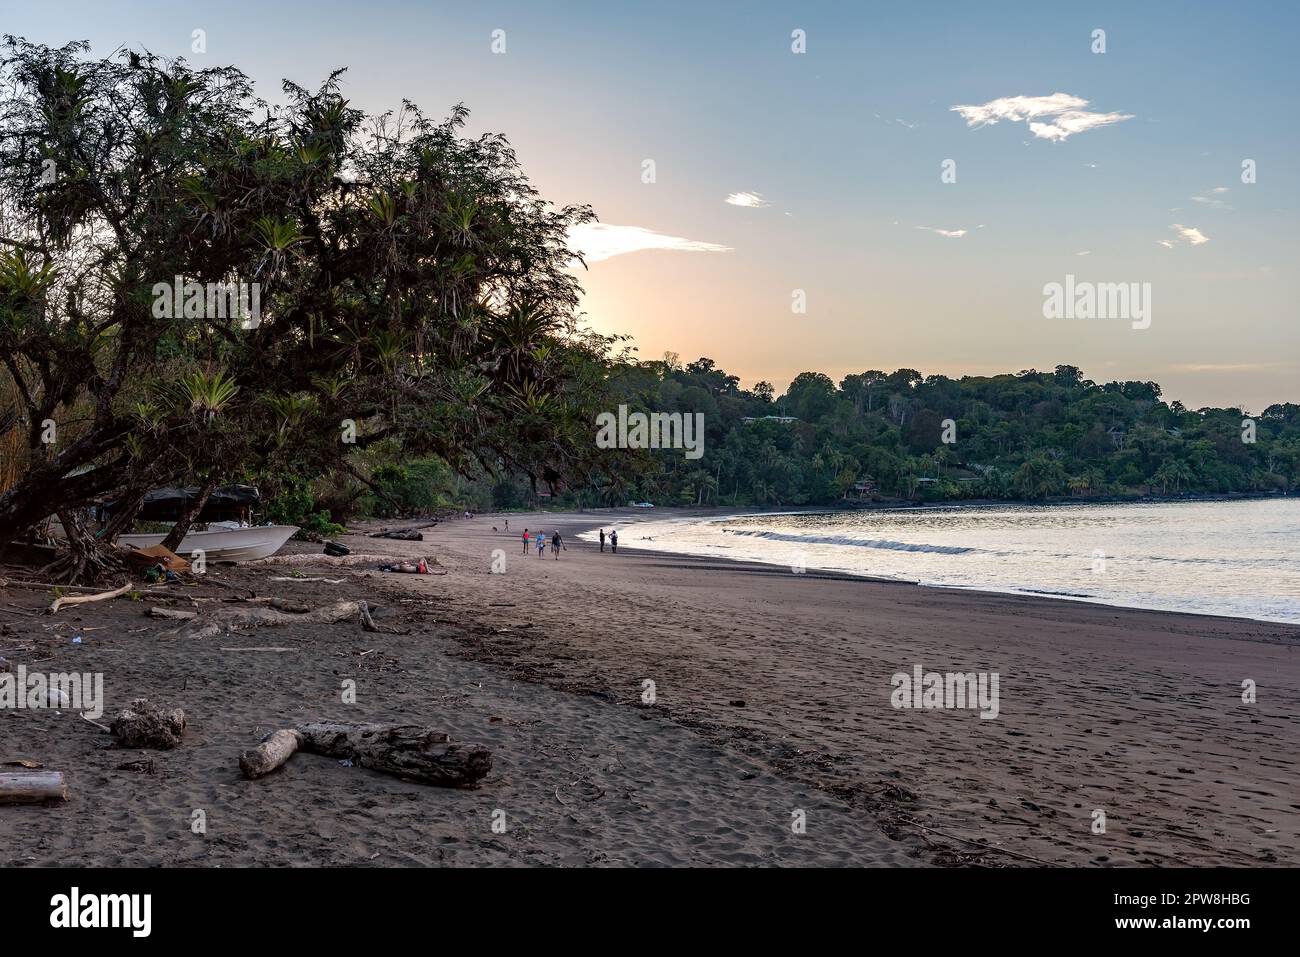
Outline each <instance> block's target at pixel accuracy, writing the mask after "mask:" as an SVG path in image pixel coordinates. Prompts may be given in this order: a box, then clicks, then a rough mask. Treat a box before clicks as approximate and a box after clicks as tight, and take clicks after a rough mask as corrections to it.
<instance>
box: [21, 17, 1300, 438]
mask: <svg viewBox="0 0 1300 957" xmlns="http://www.w3.org/2000/svg"><path fill="white" fill-rule="evenodd" d="M1298 27H1300V5H1292V4H1289V3H1286V4H1284V3H1276V2H1265V3H1255V2H1233V3H1208V2H1201V3H1196V2H1188V3H1166V2H1144V3H1142V4H1132V3H1122V4H1121V3H1117V4H1106V3H1099V4H1084V3H1070V4H1050V3H1042V2H1037V3H1013V2H997V3H981V4H973V3H960V2H953V3H924V2H916V3H906V4H899V3H869V2H862V0H859V2H845V3H835V2H803V3H784V4H782V3H762V2H751V3H729V2H714V3H707V4H705V3H700V2H698V0H696V2H689V3H678V2H674V0H656V2H654V3H649V2H644V3H643V2H635V3H634V2H630V0H628V2H618V3H610V2H600V3H582V2H549V3H540V2H528V3H524V2H521V3H506V2H500V3H498V2H475V3H473V4H467V3H464V2H459V3H454V4H453V3H441V2H424V3H417V2H384V0H372V2H369V3H364V4H363V3H342V2H332V0H326V2H300V0H287V2H275V3H266V2H261V3H249V2H245V0H223V2H221V3H190V2H186V0H168V2H158V3H154V2H148V3H145V2H139V3H131V2H119V3H114V4H111V5H110V4H104V3H102V2H98V0H90V2H68V3H59V2H42V3H39V4H33V3H27V2H23V3H14V2H12V0H0V31H2V32H5V33H13V34H16V35H19V36H24V37H26V38H27V39H29V40H33V41H37V42H44V43H49V44H62V43H64V42H67V41H68V40H72V39H79V40H81V39H84V40H89V41H90V42H91V43H92V45H93V50H94V52H95V53H97V54H102V55H107V54H108V53H110V52H111V51H112V50H114V49H116V48H117V47H119V46H121V45H127V46H130V47H133V48H147V49H149V50H151V51H153V52H154V53H158V54H163V55H172V56H174V55H184V56H186V57H187V59H189V60H190V61H191V62H193V63H195V64H197V65H215V64H226V63H233V64H234V65H236V66H238V67H240V68H241V69H243V70H244V71H245V72H246V73H248V74H249V75H250V76H251V77H253V79H254V80H255V81H256V83H257V89H258V92H259V94H261V95H263V96H265V97H266V98H268V99H272V100H274V99H276V97H277V94H278V90H279V82H280V80H281V78H289V79H292V80H294V81H295V82H298V83H300V84H302V85H304V86H315V85H316V84H318V83H319V81H320V80H321V79H323V78H324V77H325V76H326V75H327V74H328V73H329V72H330V71H331V70H333V69H336V68H338V67H347V68H348V72H347V74H346V78H345V84H344V90H345V94H346V95H347V96H349V97H350V98H351V100H352V103H353V105H355V106H357V107H360V108H362V109H365V110H367V111H371V112H377V111H382V110H387V109H391V108H394V107H397V106H400V103H401V101H402V99H403V98H405V99H409V100H412V101H414V102H416V103H418V104H419V105H420V106H421V107H422V108H423V109H424V110H425V111H426V112H428V113H429V114H431V115H443V114H445V112H446V111H447V110H448V109H449V108H450V107H451V106H452V105H454V104H455V103H458V102H463V103H465V104H466V105H467V106H468V107H469V108H470V110H471V121H470V127H469V129H470V132H472V133H477V132H483V131H494V132H502V133H504V134H506V136H507V137H508V138H509V139H510V141H511V143H512V144H513V145H514V146H515V149H516V151H517V153H518V155H519V158H520V160H521V162H522V164H523V166H524V169H525V170H526V172H527V173H528V174H529V176H530V177H531V179H532V180H533V182H534V183H535V185H536V186H537V187H538V189H539V190H540V191H541V193H542V195H543V196H545V197H546V198H548V199H551V200H552V201H554V202H556V203H561V204H564V203H585V204H590V205H591V206H592V207H593V208H594V209H595V211H596V213H597V215H598V216H599V219H600V223H601V227H600V228H599V229H597V230H591V231H587V232H584V233H583V234H581V235H579V236H575V237H574V242H575V244H576V245H577V246H578V247H579V248H582V249H583V250H584V251H585V252H587V254H588V256H587V259H588V263H587V268H586V269H585V270H582V269H579V273H580V278H581V281H582V284H583V287H584V289H585V295H584V299H583V310H584V313H585V321H586V322H587V323H588V324H589V325H590V326H592V327H593V328H595V329H597V330H599V331H601V332H605V333H613V332H618V333H624V334H628V335H630V336H632V339H633V342H634V343H635V344H636V346H637V348H638V350H639V351H638V354H639V355H640V357H641V358H645V359H651V358H659V357H660V356H662V354H663V353H664V352H666V351H672V352H675V353H677V354H679V355H680V357H681V358H682V360H683V361H691V360H693V359H695V358H698V357H701V356H708V357H709V358H712V359H713V360H714V361H715V362H716V363H717V365H718V366H719V367H721V368H723V369H725V370H726V371H727V372H730V373H733V374H735V375H738V376H740V378H741V381H742V383H743V384H745V385H746V386H751V385H753V384H754V383H755V382H757V381H759V380H767V381H769V382H771V383H773V384H774V385H775V386H776V388H777V390H778V392H779V391H780V390H781V389H782V388H783V387H784V386H785V385H786V384H787V383H788V382H789V381H790V380H791V379H792V378H793V377H794V376H795V375H797V374H799V373H800V372H804V371H816V372H824V373H826V374H828V375H830V376H831V377H832V378H834V379H835V380H836V381H838V380H839V379H840V378H841V377H843V376H844V375H846V374H848V373H852V372H861V371H865V370H868V369H881V370H886V371H889V370H892V369H895V368H899V367H908V368H914V369H917V370H919V371H920V372H921V373H922V374H924V375H931V374H943V375H948V376H953V377H959V376H961V375H990V374H996V373H1000V372H1018V371H1020V370H1022V369H1028V368H1036V369H1040V370H1050V369H1051V368H1053V367H1054V366H1055V365H1057V364H1062V363H1065V364H1070V365H1076V366H1079V367H1080V368H1081V369H1082V370H1083V371H1084V373H1085V375H1086V376H1087V377H1088V378H1091V379H1094V380H1096V381H1099V382H1102V381H1109V380H1111V379H1121V380H1126V379H1141V380H1155V381H1157V382H1159V383H1160V384H1161V385H1162V386H1163V387H1164V395H1165V398H1166V399H1168V400H1173V399H1179V400H1181V401H1182V402H1183V403H1184V404H1185V405H1187V406H1188V407H1190V408H1198V407H1201V406H1205V405H1216V406H1236V405H1242V406H1244V407H1245V408H1246V409H1247V410H1248V411H1252V412H1258V411H1261V410H1262V409H1263V407H1264V406H1266V405H1268V404H1270V403H1273V402H1280V401H1291V402H1297V401H1300V374H1298V373H1300V321H1298V320H1300V315H1298V313H1300V307H1298V306H1297V302H1298V299H1300V297H1298V296H1297V293H1300V289H1298V288H1297V286H1298V283H1297V269H1296V267H1297V258H1298V254H1300V239H1298V238H1297V227H1298V226H1300V219H1298V217H1297V212H1298V209H1297V201H1296V197H1297V190H1296V184H1297V182H1298V181H1300V179H1298V177H1300V129H1298V127H1297V122H1296V118H1297V94H1298V93H1300V82H1298V80H1300V66H1297V63H1300V56H1297V55H1296V52H1295V49H1294V42H1295V38H1296V36H1297V28H1298ZM195 30H202V31H204V33H203V37H204V40H205V41H206V49H205V51H204V52H194V50H193V46H194V44H195V40H194V31H195ZM1097 30H1102V31H1104V44H1105V46H1104V52H1095V50H1096V49H1097V47H1098V45H1099V40H1098V37H1096V36H1095V31H1097ZM496 31H502V32H500V33H498V32H496ZM796 31H801V32H799V33H796ZM494 48H495V49H494ZM799 48H801V49H802V52H796V50H797V49H799ZM958 107H960V109H958ZM1246 160H1251V161H1253V164H1254V171H1255V181H1254V182H1252V183H1246V182H1243V168H1242V164H1243V162H1244V161H1246ZM948 161H951V162H948ZM648 164H652V165H648ZM651 169H652V170H653V176H650V175H649V173H648V171H649V170H651ZM945 170H947V171H948V173H949V175H948V176H947V177H945V176H944V173H945ZM954 173H955V176H954V175H952V174H954ZM945 178H946V179H948V180H955V181H947V182H946V181H945ZM1067 276H1073V277H1074V279H1073V282H1074V283H1075V284H1076V288H1077V287H1078V284H1083V283H1096V284H1102V283H1126V284H1132V283H1136V284H1138V285H1137V287H1136V289H1137V291H1138V293H1139V296H1140V298H1137V299H1135V300H1134V303H1135V304H1136V303H1138V302H1143V303H1147V304H1149V316H1148V318H1149V320H1150V321H1149V324H1146V325H1145V327H1143V322H1141V321H1137V320H1134V321H1130V318H1126V317H1125V316H1120V317H1112V318H1072V319H1063V318H1048V317H1046V316H1045V315H1044V302H1045V299H1046V298H1047V297H1046V293H1045V288H1046V287H1048V286H1049V284H1052V283H1058V284H1062V285H1064V284H1065V283H1066V282H1067ZM1147 284H1149V285H1147ZM1147 290H1149V301H1148V300H1147V298H1146V296H1145V295H1144V294H1145V293H1146V291H1147Z"/></svg>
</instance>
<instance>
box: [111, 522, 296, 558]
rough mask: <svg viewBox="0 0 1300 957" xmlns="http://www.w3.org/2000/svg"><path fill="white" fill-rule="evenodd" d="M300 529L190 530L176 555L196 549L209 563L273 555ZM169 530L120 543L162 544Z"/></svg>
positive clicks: (122, 539) (125, 538)
mask: <svg viewBox="0 0 1300 957" xmlns="http://www.w3.org/2000/svg"><path fill="white" fill-rule="evenodd" d="M297 531H298V526H297V525H261V526H254V527H252V528H213V529H209V530H208V531H206V532H190V533H189V534H188V535H186V536H185V537H184V538H183V539H181V544H180V547H179V548H177V549H176V554H177V555H180V556H181V557H182V558H190V557H192V556H193V553H194V552H195V551H197V550H200V549H201V550H202V551H203V557H204V559H205V560H207V561H210V562H252V561H257V559H259V558H270V557H271V556H272V555H274V554H275V553H276V552H278V551H279V550H280V549H281V548H283V547H284V543H285V542H287V541H288V540H289V539H290V538H292V537H293V535H294V533H295V532H297ZM166 537H167V533H166V532H157V533H152V532H151V533H148V534H141V535H119V536H118V537H117V544H118V545H121V546H124V547H125V546H128V545H130V546H133V547H135V548H149V547H150V546H151V545H161V544H162V540H163V539H164V538H166Z"/></svg>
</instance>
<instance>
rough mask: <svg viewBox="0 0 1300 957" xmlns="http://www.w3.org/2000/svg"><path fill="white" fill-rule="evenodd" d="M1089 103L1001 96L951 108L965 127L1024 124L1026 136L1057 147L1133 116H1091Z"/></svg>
mask: <svg viewBox="0 0 1300 957" xmlns="http://www.w3.org/2000/svg"><path fill="white" fill-rule="evenodd" d="M1087 105H1088V101H1087V100H1085V99H1083V97H1080V96H1073V95H1072V94H1069V93H1053V94H1052V95H1051V96H1003V97H999V98H998V99H996V100H989V102H987V103H980V104H977V105H969V106H953V107H949V109H950V110H951V111H952V112H954V113H959V114H961V117H962V119H964V120H965V121H966V125H967V126H968V127H980V126H991V125H993V124H994V123H998V122H1000V121H1002V120H1009V121H1010V122H1012V123H1020V122H1027V123H1028V125H1029V132H1031V133H1033V134H1034V136H1036V137H1038V138H1039V139H1043V140H1048V141H1050V142H1053V143H1060V142H1062V141H1064V140H1066V139H1068V138H1069V137H1071V136H1073V135H1075V134H1076V133H1084V132H1087V131H1088V130H1092V129H1096V128H1097V127H1099V126H1109V125H1111V124H1112V123H1119V122H1121V121H1123V120H1131V119H1133V114H1132V113H1091V112H1089V111H1087V110H1085V109H1084V107H1085V106H1087Z"/></svg>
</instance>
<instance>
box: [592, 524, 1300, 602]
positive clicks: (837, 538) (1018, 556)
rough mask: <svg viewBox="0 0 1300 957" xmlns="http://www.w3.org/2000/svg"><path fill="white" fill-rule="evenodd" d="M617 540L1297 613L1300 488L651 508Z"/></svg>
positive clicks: (937, 579) (831, 566) (810, 564)
mask: <svg viewBox="0 0 1300 957" xmlns="http://www.w3.org/2000/svg"><path fill="white" fill-rule="evenodd" d="M582 537H583V538H584V539H590V538H593V537H594V536H593V535H584V536H582ZM619 540H620V544H622V545H626V546H631V547H635V548H648V549H657V550H662V551H673V552H682V553H686V554H692V555H706V556H711V557H719V558H733V559H739V560H742V561H755V562H764V563H767V564H772V565H785V566H788V567H790V568H791V569H792V573H793V569H794V568H796V567H804V568H807V569H825V570H833V571H840V572H848V573H851V574H857V575H869V576H873V577H879V578H896V579H903V580H906V581H914V582H918V583H920V584H922V585H929V586H935V587H946V588H974V589H980V590H985V591H998V592H1015V593H1021V594H1033V595H1050V596H1054V597H1059V598H1069V599H1074V600H1077V601H1090V602H1100V603H1103V604H1110V605H1122V606H1127V607H1132V608H1150V609H1161V610H1166V611H1188V612H1198V613H1200V614H1207V615H1231V616H1236V617H1242V618H1254V619H1259V620H1263V621H1280V622H1289V623H1294V624H1300V498H1290V499H1262V500H1247V501H1231V502H1161V503H1125V504H1096V505H1052V506H1034V505H996V506H958V507H935V508H917V509H905V510H891V511H858V512H818V513H809V512H803V513H795V514H790V513H787V514H779V513H770V514H762V515H746V516H735V517H730V518H718V519H710V520H705V521H702V520H699V519H691V520H682V519H666V520H660V519H657V518H656V519H651V520H650V521H646V522H639V523H635V524H632V523H629V524H626V525H620V526H619Z"/></svg>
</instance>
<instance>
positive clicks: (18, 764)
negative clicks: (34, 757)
mask: <svg viewBox="0 0 1300 957" xmlns="http://www.w3.org/2000/svg"><path fill="white" fill-rule="evenodd" d="M4 766H5V767H6V768H27V769H28V770H31V771H35V770H36V769H37V768H43V767H45V765H43V764H41V762H39V761H28V760H27V759H26V758H19V759H18V760H17V761H6V762H5V763H4Z"/></svg>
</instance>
